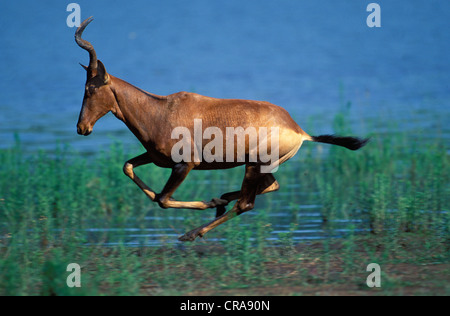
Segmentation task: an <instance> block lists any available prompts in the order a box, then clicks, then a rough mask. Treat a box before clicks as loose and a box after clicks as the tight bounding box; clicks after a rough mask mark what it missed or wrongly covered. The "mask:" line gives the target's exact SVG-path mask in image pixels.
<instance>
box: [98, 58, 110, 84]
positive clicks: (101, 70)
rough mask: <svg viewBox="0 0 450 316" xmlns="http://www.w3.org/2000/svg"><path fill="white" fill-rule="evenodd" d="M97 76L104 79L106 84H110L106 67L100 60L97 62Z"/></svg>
mask: <svg viewBox="0 0 450 316" xmlns="http://www.w3.org/2000/svg"><path fill="white" fill-rule="evenodd" d="M97 76H99V77H100V78H102V80H103V82H104V83H105V84H108V83H109V75H108V73H107V72H106V68H105V65H103V63H102V62H101V61H100V60H97Z"/></svg>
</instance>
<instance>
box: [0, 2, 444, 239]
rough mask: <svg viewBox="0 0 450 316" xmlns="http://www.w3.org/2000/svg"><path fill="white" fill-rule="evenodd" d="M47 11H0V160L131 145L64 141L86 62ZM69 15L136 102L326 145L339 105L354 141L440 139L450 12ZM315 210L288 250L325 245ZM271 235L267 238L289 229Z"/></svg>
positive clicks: (223, 10) (418, 7)
mask: <svg viewBox="0 0 450 316" xmlns="http://www.w3.org/2000/svg"><path fill="white" fill-rule="evenodd" d="M50 3H52V4H48V3H45V4H44V3H43V2H42V1H4V2H3V3H2V4H1V5H0V26H1V30H2V31H1V32H0V42H1V47H0V69H1V73H2V76H1V79H0V140H1V141H0V148H8V147H11V146H12V145H13V144H14V134H15V133H18V134H19V136H20V139H21V143H22V144H23V145H24V147H25V148H27V149H28V151H29V152H30V153H33V152H35V151H36V150H40V149H44V150H48V151H51V150H53V149H54V148H55V144H56V143H57V142H60V143H66V144H69V145H70V146H71V147H73V148H74V149H75V150H77V151H80V152H82V153H86V154H92V153H96V152H98V151H99V150H100V149H106V148H107V146H108V144H110V143H111V142H113V141H116V140H119V141H122V142H123V143H125V144H130V145H135V144H136V143H137V141H136V140H135V138H134V136H133V135H132V134H131V132H129V131H128V130H127V129H126V127H125V125H123V123H122V122H120V121H118V120H117V119H115V117H114V116H113V115H112V114H108V115H107V116H106V117H105V118H103V119H102V120H100V121H99V122H98V123H97V124H96V126H95V128H94V132H93V134H92V135H91V136H89V137H88V138H85V137H81V136H78V135H77V134H76V122H77V119H78V113H79V110H80V107H81V102H82V98H83V93H84V82H85V72H84V70H83V69H82V68H81V67H80V66H79V65H78V63H79V62H82V63H84V64H87V63H88V54H87V52H86V51H84V50H82V49H80V48H79V47H78V46H77V45H76V43H75V41H74V38H73V35H74V32H75V29H73V28H69V27H68V26H67V25H66V18H67V16H68V14H69V12H66V5H67V4H68V2H67V3H62V2H60V1H53V2H50ZM77 3H79V4H80V6H81V15H82V19H85V18H87V17H89V16H91V15H93V16H94V17H95V20H94V22H93V23H91V24H90V25H89V26H88V28H87V29H86V31H85V34H84V38H86V39H87V40H89V41H90V42H92V43H93V45H94V47H95V49H96V51H97V55H98V57H99V59H101V60H102V62H103V63H104V64H105V66H106V68H107V70H108V72H110V73H111V74H113V75H115V76H117V77H120V78H122V79H124V80H126V81H128V82H130V83H132V84H134V85H136V86H138V87H140V88H142V89H144V90H147V91H149V92H152V93H156V94H160V95H167V94H171V93H174V92H178V91H183V90H184V91H192V92H196V93H200V94H203V95H208V96H212V97H219V98H240V99H255V100H266V101H269V102H272V103H275V104H277V105H280V106H283V107H284V108H286V109H287V110H288V111H289V112H290V113H291V114H292V116H293V117H294V118H295V120H296V121H297V122H298V123H299V125H300V126H302V127H303V128H304V129H305V130H306V131H307V132H309V133H310V134H325V133H332V132H333V129H332V121H333V117H334V116H335V115H336V113H338V112H339V111H340V110H342V108H343V106H344V105H345V104H347V102H351V109H350V113H349V115H350V116H351V122H352V128H353V130H354V132H355V133H358V134H361V135H362V136H364V135H367V134H371V135H374V137H377V136H378V135H380V136H382V135H385V134H386V133H387V132H389V131H392V129H393V128H394V129H396V130H398V131H407V132H408V133H410V134H411V137H412V138H413V137H415V136H417V135H426V136H427V137H430V138H434V137H439V138H446V139H449V138H450V124H449V123H450V86H449V85H450V58H449V56H450V41H449V32H448V31H449V30H450V1H442V0H426V1H425V0H422V1H418V0H415V1H408V2H403V1H395V2H394V1H378V3H379V4H380V6H381V10H382V11H381V21H382V22H381V23H382V27H381V28H369V27H368V26H367V25H366V18H367V16H368V14H369V13H368V12H366V6H367V4H368V3H369V1H343V0H341V1H332V0H327V1H323V0H319V1H288V0H281V1H255V0H246V1H237V0H229V1H199V0H191V1H181V0H179V1H158V2H157V3H155V2H153V1H133V2H123V1H104V0H102V1H87V0H84V1H78V2H77ZM449 148H450V147H449ZM300 154H301V152H300ZM302 207H303V208H302ZM315 207H316V206H314V205H313V206H308V205H305V206H300V208H299V209H298V210H297V211H298V212H301V214H306V215H304V216H305V221H302V226H299V227H298V232H297V233H296V234H295V237H296V238H305V239H307V238H322V237H323V236H329V234H325V233H324V230H323V229H322V226H321V225H322V221H321V219H320V216H319V215H318V214H319V213H318V210H317V209H318V208H319V207H320V206H317V207H316V208H315ZM279 211H280V214H282V212H284V211H286V212H289V214H292V212H293V210H292V209H285V210H283V209H281V208H280V210H279ZM273 216H275V215H273ZM279 217H280V218H283V216H281V215H280V216H279ZM153 220H154V218H153ZM149 222H150V219H149ZM348 224H349V223H344V224H343V225H344V226H345V225H347V226H348ZM350 224H351V223H350ZM276 225H278V226H277V227H275V230H274V231H275V232H274V237H275V236H276V235H277V232H279V231H283V227H284V226H283V225H289V224H288V223H284V222H283V221H281V220H280V221H278V222H277V224H276ZM347 226H345V227H347ZM345 227H343V228H342V229H345ZM284 228H285V227H284ZM127 229H128V231H126V230H125V231H121V233H123V232H126V236H127V237H126V240H127V242H128V243H130V245H132V244H133V243H139V240H141V239H142V238H147V240H148V243H149V244H151V243H152V240H153V237H152V238H148V237H149V235H151V234H153V235H154V236H158V235H160V234H164V235H167V234H169V236H170V233H169V232H168V231H164V230H162V231H161V230H160V231H154V230H153V229H154V228H151V227H150V224H149V228H147V231H146V230H142V229H138V230H137V231H136V228H133V227H129V228H127ZM336 229H337V230H336V232H334V233H333V234H339V228H338V227H337V228H336ZM96 232H97V231H96V229H94V228H93V229H92V231H91V232H90V233H91V234H96ZM176 235H177V236H178V234H176ZM174 239H176V238H174ZM112 242H114V241H112Z"/></svg>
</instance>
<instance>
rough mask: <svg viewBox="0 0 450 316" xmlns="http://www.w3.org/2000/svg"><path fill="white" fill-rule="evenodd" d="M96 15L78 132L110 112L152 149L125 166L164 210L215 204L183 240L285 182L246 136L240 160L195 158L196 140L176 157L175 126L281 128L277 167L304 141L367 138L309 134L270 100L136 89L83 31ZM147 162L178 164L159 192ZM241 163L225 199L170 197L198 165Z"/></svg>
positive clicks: (353, 142) (350, 142) (352, 142)
mask: <svg viewBox="0 0 450 316" xmlns="http://www.w3.org/2000/svg"><path fill="white" fill-rule="evenodd" d="M91 21H92V17H91V18H89V19H86V20H85V21H83V23H82V24H81V25H80V26H79V27H78V29H77V31H76V33H75V40H76V42H77V44H78V45H79V46H80V47H81V48H83V49H85V50H87V51H88V52H89V57H90V60H89V66H83V67H84V68H85V70H86V72H87V80H86V85H85V94H84V98H83V106H82V108H81V112H80V116H79V120H78V124H77V132H78V134H81V135H85V136H87V135H89V134H90V133H91V132H92V128H93V126H94V124H95V122H96V121H97V120H98V119H100V118H101V117H102V116H104V115H105V114H106V113H108V112H112V113H113V114H114V115H115V116H116V117H117V118H118V119H120V120H121V121H123V122H124V123H125V124H126V126H127V127H128V128H129V129H130V130H131V131H132V132H133V134H134V135H135V136H136V137H137V138H138V139H139V141H140V142H141V143H142V145H143V146H144V147H145V149H146V152H145V153H144V154H142V155H140V156H138V157H135V158H133V159H130V160H128V161H127V162H126V163H125V165H124V167H123V171H124V173H125V174H126V175H127V176H128V177H130V178H131V180H133V181H134V182H135V183H136V184H137V185H138V186H139V188H141V190H142V191H144V193H145V194H146V195H147V196H148V197H149V198H150V199H151V200H152V201H154V202H157V203H158V204H159V206H160V207H162V208H169V207H171V208H189V209H200V210H203V209H207V208H217V213H216V218H215V219H214V220H213V221H211V222H210V223H207V224H205V225H202V226H200V227H198V228H196V229H194V230H192V231H190V232H188V233H186V234H185V235H183V236H181V237H180V238H179V240H181V241H193V240H194V239H195V238H196V237H198V236H201V237H202V236H203V235H205V233H207V232H208V231H209V230H211V229H213V228H214V227H216V226H218V225H220V224H222V223H224V222H226V221H227V220H229V219H231V218H233V217H235V216H237V215H240V214H241V213H243V212H246V211H249V210H251V209H252V208H253V206H254V202H255V197H256V195H258V194H264V193H268V192H272V191H276V190H278V189H279V184H278V182H277V181H276V180H275V178H274V176H273V174H272V173H263V172H261V168H262V166H263V165H266V163H267V161H265V162H262V161H261V160H257V161H250V160H249V159H248V157H249V155H250V151H251V150H252V148H251V146H250V141H247V139H245V141H244V143H241V148H238V147H239V146H234V147H232V148H234V149H233V150H234V152H233V156H234V158H237V155H238V154H237V151H238V150H242V153H243V155H244V156H245V159H244V160H242V159H241V160H239V159H234V160H233V159H231V160H230V159H226V157H225V153H224V152H223V155H224V157H223V159H216V160H215V161H211V162H206V161H201V160H200V161H199V160H198V159H197V160H196V159H194V157H193V156H194V155H195V154H197V155H198V150H199V148H198V146H197V145H198V144H193V141H190V144H189V146H191V145H192V146H193V148H194V150H193V151H192V152H191V155H192V159H190V160H189V159H184V160H182V161H179V162H177V161H175V160H174V159H173V157H172V155H171V154H172V149H173V147H174V146H175V145H176V143H177V142H178V140H177V139H173V138H172V136H173V135H172V132H173V130H174V129H175V128H176V127H185V128H186V129H187V130H189V131H190V132H191V133H190V134H191V135H194V133H195V131H194V123H193V122H194V119H201V122H202V129H203V130H205V129H206V128H208V127H215V128H216V129H218V130H220V131H222V132H223V133H224V134H226V131H227V128H229V127H236V128H237V127H240V128H242V129H245V130H246V131H247V128H249V127H252V128H256V129H261V128H262V127H264V128H277V131H278V135H277V136H278V144H277V146H278V147H277V150H278V160H277V161H276V162H275V163H274V165H275V166H278V165H280V164H282V163H283V162H285V161H286V160H288V159H290V158H291V157H293V156H294V155H295V154H296V153H297V151H298V149H299V148H300V146H301V145H302V143H303V141H313V142H322V143H329V144H334V145H339V146H343V147H346V148H348V149H351V150H356V149H359V148H361V147H362V146H364V145H365V144H366V142H367V139H359V138H356V137H339V136H334V135H322V136H317V137H315V136H310V135H308V134H307V133H306V132H304V131H303V130H302V129H301V128H300V127H299V126H298V125H297V124H296V123H295V122H294V120H293V119H292V118H291V117H290V115H289V114H288V112H287V111H285V110H284V109H283V108H281V107H279V106H276V105H273V104H271V103H268V102H261V101H249V100H237V99H215V98H210V97H206V96H202V95H198V94H195V93H188V92H179V93H175V94H171V95H168V96H159V95H155V94H152V93H148V92H146V91H143V90H141V89H139V88H136V87H134V86H133V85H131V84H129V83H127V82H125V81H123V80H121V79H119V78H116V77H114V76H112V75H110V74H108V73H107V72H106V69H105V66H104V65H103V64H102V62H100V60H97V55H96V53H95V50H94V47H93V46H92V45H91V43H89V42H88V41H86V40H84V39H82V38H81V35H82V33H83V31H84V29H85V28H86V26H87V25H88V24H89V23H90V22H91ZM203 130H202V131H203ZM202 131H201V132H202ZM244 137H245V136H244ZM270 137H271V135H269V136H268V138H270ZM272 137H273V136H272ZM210 138H211V137H210ZM234 141H235V139H234V136H233V142H234ZM236 144H237V143H236ZM205 145H206V143H205V142H204V141H203V142H201V143H200V147H204V146H205ZM266 145H267V144H266ZM196 146H197V147H196ZM224 146H225V145H224ZM271 146H272V143H270V145H269V146H268V148H266V150H267V151H270V150H274V149H273V148H271ZM201 149H202V148H200V150H201ZM257 150H259V148H258V149H257ZM216 154H217V152H216ZM197 158H198V157H197ZM220 158H222V157H220ZM149 163H154V164H155V165H157V166H159V167H163V168H171V169H172V173H171V175H170V178H169V180H168V181H167V183H166V185H165V186H164V188H163V190H162V192H161V193H159V194H156V193H155V192H154V191H153V190H152V189H150V188H149V187H148V186H147V185H146V184H145V183H144V182H142V180H141V179H140V178H139V177H138V176H137V175H136V174H135V173H134V168H136V167H139V166H142V165H145V164H149ZM241 165H245V176H244V180H243V183H242V187H241V190H240V191H236V192H230V193H226V194H224V195H222V196H221V198H220V199H217V198H216V199H212V200H211V201H209V202H202V201H189V202H186V201H176V200H174V199H172V195H173V193H174V192H175V190H176V189H177V188H178V186H179V185H180V184H181V183H182V182H183V181H184V179H186V176H187V175H188V173H189V172H190V171H191V170H192V169H196V170H205V169H227V168H234V167H237V166H241ZM233 200H237V202H236V203H235V204H234V206H233V207H232V209H231V210H229V211H228V212H226V210H225V206H226V205H228V203H230V202H231V201H233Z"/></svg>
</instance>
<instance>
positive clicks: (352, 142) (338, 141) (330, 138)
mask: <svg viewBox="0 0 450 316" xmlns="http://www.w3.org/2000/svg"><path fill="white" fill-rule="evenodd" d="M305 140H309V141H312V142H318V143H325V144H332V145H338V146H342V147H345V148H347V149H350V150H358V149H360V148H361V147H363V146H364V145H366V144H367V142H368V141H369V139H368V138H358V137H342V136H336V135H320V136H309V137H307V138H305Z"/></svg>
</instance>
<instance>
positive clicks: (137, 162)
mask: <svg viewBox="0 0 450 316" xmlns="http://www.w3.org/2000/svg"><path fill="white" fill-rule="evenodd" d="M151 162H152V160H151V159H150V157H149V155H148V154H147V153H145V154H142V155H139V156H137V157H135V158H133V159H130V160H128V161H127V162H126V163H125V165H124V166H123V172H124V173H125V174H126V175H127V176H128V177H129V178H130V179H131V180H133V182H134V183H136V184H137V185H138V187H139V188H140V189H141V190H142V191H143V192H144V193H145V195H147V196H148V197H149V198H150V200H152V201H154V200H155V198H156V193H155V191H153V190H152V189H150V188H149V187H148V186H147V185H146V184H145V183H144V182H143V181H142V180H141V179H140V178H139V177H138V176H137V175H136V174H135V173H134V170H133V169H134V168H136V167H139V166H142V165H146V164H149V163H151Z"/></svg>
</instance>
